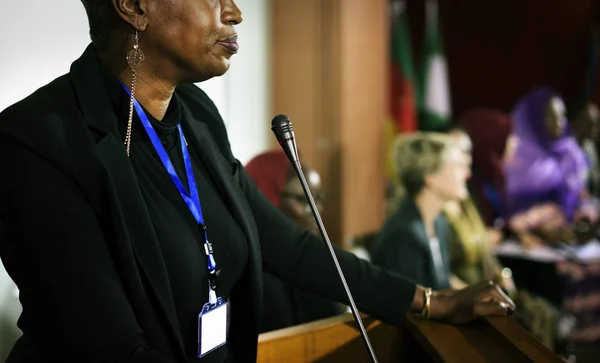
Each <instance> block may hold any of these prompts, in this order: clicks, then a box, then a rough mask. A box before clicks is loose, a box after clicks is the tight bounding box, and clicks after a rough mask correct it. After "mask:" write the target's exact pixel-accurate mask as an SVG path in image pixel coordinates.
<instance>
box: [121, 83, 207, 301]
mask: <svg viewBox="0 0 600 363" xmlns="http://www.w3.org/2000/svg"><path fill="white" fill-rule="evenodd" d="M121 86H123V88H124V89H125V91H127V94H129V96H130V97H131V92H130V91H129V89H128V88H127V87H126V86H125V85H124V84H122V83H121ZM133 105H134V107H135V111H136V112H137V114H138V117H139V118H140V120H141V121H142V125H144V129H146V133H147V134H148V137H149V138H150V141H151V142H152V145H153V146H154V149H155V150H156V152H157V153H158V156H159V157H160V160H161V161H162V164H163V166H164V167H165V169H166V170H167V172H168V173H169V176H170V177H171V180H172V181H173V183H174V184H175V187H177V190H178V191H179V194H180V195H181V198H183V201H184V202H185V204H186V205H187V206H188V209H189V210H190V212H191V213H192V215H193V216H194V219H196V223H198V225H200V226H201V227H202V236H203V237H204V253H205V254H206V257H207V259H208V261H207V266H208V282H209V287H210V291H209V302H210V303H211V304H213V305H214V304H215V303H216V300H217V298H216V288H217V274H218V271H217V262H216V260H215V257H214V255H213V248H212V244H211V243H210V242H209V241H208V236H207V234H206V225H205V223H204V216H203V215H202V206H201V205H200V196H199V195H198V188H197V187H196V178H195V177H194V171H193V169H192V161H191V159H190V154H189V152H188V148H187V143H186V141H185V137H184V136H183V131H182V130H181V124H179V125H177V130H178V131H179V139H180V140H181V152H182V154H183V162H184V164H185V173H186V175H187V180H188V186H189V191H188V190H186V188H185V186H184V185H183V182H182V181H181V178H179V175H177V172H176V171H175V167H174V166H173V163H172V162H171V159H170V158H169V154H167V151H166V150H165V147H164V146H163V144H162V142H161V141H160V139H159V138H158V135H157V134H156V131H155V130H154V127H153V126H152V123H151V122H150V120H148V116H146V112H144V109H143V108H142V106H141V105H140V103H139V102H138V101H137V100H136V99H135V98H134V99H133Z"/></svg>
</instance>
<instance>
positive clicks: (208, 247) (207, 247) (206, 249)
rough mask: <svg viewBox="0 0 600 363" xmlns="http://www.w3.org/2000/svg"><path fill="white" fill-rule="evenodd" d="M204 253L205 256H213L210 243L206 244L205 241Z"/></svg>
mask: <svg viewBox="0 0 600 363" xmlns="http://www.w3.org/2000/svg"><path fill="white" fill-rule="evenodd" d="M204 253H206V255H207V256H210V255H212V254H213V247H212V244H211V243H210V242H208V240H206V242H205V243H204Z"/></svg>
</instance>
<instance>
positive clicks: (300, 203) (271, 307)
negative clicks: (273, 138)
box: [246, 150, 344, 333]
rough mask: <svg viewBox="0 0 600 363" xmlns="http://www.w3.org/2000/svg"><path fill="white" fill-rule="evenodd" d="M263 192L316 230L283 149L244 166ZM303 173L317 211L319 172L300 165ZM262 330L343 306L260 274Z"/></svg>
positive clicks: (320, 191) (338, 310) (320, 204)
mask: <svg viewBox="0 0 600 363" xmlns="http://www.w3.org/2000/svg"><path fill="white" fill-rule="evenodd" d="M246 171H247V172H248V173H249V174H250V176H251V177H252V179H254V181H255V183H256V185H257V186H258V188H259V189H260V190H261V191H262V192H263V194H264V195H265V196H266V197H267V199H269V201H271V203H273V204H274V205H275V206H277V207H278V208H279V209H280V210H281V212H283V213H284V214H285V215H286V216H287V217H288V218H290V219H291V220H292V221H294V222H295V223H296V224H298V225H299V226H301V227H302V228H305V229H306V230H307V231H310V232H312V233H317V234H318V233H319V230H318V228H317V224H316V222H315V220H314V218H313V215H312V212H311V209H310V206H309V204H308V202H307V201H306V198H305V196H304V191H303V190H302V185H301V184H300V181H299V180H298V178H297V177H296V174H295V171H294V169H293V168H292V167H291V165H290V163H289V161H288V158H287V156H286V155H285V153H284V152H283V151H280V150H278V151H268V152H265V153H262V154H260V155H258V156H256V157H255V158H253V159H252V160H250V162H249V163H248V165H246ZM304 176H305V178H306V181H307V182H308V185H309V188H310V189H311V191H312V193H313V196H314V198H315V203H316V204H317V208H319V211H322V210H323V189H322V185H321V178H320V176H319V174H318V173H317V172H316V171H315V170H314V169H311V168H310V167H306V166H304ZM263 278H264V298H263V301H264V304H263V311H264V312H265V313H264V314H263V322H262V329H261V333H262V332H267V331H272V330H277V329H283V328H287V327H290V326H295V325H300V324H304V323H308V322H311V321H314V320H319V319H324V318H328V317H331V316H335V315H339V314H341V313H343V312H344V307H343V306H342V305H341V304H338V303H336V302H333V301H330V300H327V299H324V298H321V297H318V296H315V295H312V294H309V293H307V292H304V291H301V290H299V289H296V288H293V287H291V286H288V285H286V284H285V283H283V282H282V281H281V280H280V279H279V278H278V277H277V276H273V275H271V274H269V273H264V275H263Z"/></svg>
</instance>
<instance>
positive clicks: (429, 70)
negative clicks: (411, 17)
mask: <svg viewBox="0 0 600 363" xmlns="http://www.w3.org/2000/svg"><path fill="white" fill-rule="evenodd" d="M425 16H426V18H425V22H426V25H425V26H426V28H425V41H424V48H423V49H424V52H423V53H424V54H423V74H422V77H421V85H422V90H421V91H422V94H421V96H420V97H419V114H420V120H419V121H420V122H419V128H420V129H421V130H426V131H439V130H441V129H444V128H445V127H447V126H448V125H449V124H450V123H451V117H452V112H451V104H450V85H449V77H448V65H447V63H446V57H445V56H444V50H443V44H442V36H441V32H440V22H439V9H438V1H437V0H427V3H426V9H425Z"/></svg>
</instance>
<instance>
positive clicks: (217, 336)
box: [198, 291, 229, 358]
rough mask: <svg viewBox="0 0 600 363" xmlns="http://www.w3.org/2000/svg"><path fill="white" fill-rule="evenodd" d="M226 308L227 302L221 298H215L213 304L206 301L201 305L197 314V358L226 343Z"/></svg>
mask: <svg viewBox="0 0 600 363" xmlns="http://www.w3.org/2000/svg"><path fill="white" fill-rule="evenodd" d="M211 292H212V293H214V292H213V291H211ZM211 300H212V299H211ZM228 308H229V307H228V305H227V302H224V301H223V299H222V298H218V299H216V302H215V303H214V304H212V303H211V302H208V303H206V304H204V306H203V307H202V311H201V312H200V314H198V358H202V357H204V356H206V355H207V354H209V353H210V352H212V351H214V350H215V349H217V348H220V347H222V346H223V345H224V344H225V343H227V309H228Z"/></svg>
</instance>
